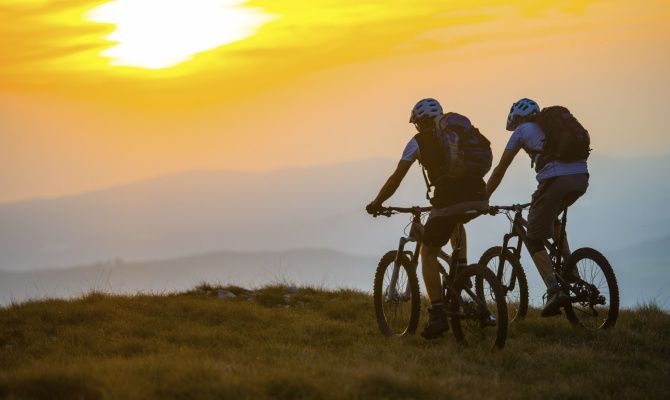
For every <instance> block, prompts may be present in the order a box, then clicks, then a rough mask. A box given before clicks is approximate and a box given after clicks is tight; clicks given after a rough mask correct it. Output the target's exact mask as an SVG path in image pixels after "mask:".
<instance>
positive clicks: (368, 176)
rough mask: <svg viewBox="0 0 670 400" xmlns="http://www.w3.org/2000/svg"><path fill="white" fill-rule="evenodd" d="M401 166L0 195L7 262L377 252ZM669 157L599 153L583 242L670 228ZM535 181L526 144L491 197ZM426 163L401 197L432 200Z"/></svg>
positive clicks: (491, 231) (582, 215) (483, 221)
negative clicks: (391, 182)
mask: <svg viewBox="0 0 670 400" xmlns="http://www.w3.org/2000/svg"><path fill="white" fill-rule="evenodd" d="M394 166H395V161H391V160H370V161H360V162H350V163H343V164H338V165H327V166H319V167H313V168H291V169H286V170H281V171H275V172H262V173H245V172H230V171H197V172H190V173H183V174H176V175H169V176H164V177H160V178H156V179H152V180H148V181H143V182H137V183H133V184H129V185H125V186H121V187H115V188H110V189H107V190H101V191H96V192H90V193H84V194H81V195H77V196H69V197H63V198H55V199H38V200H30V201H24V202H18V203H11V204H3V205H0V270H14V271H17V270H27V269H37V268H45V267H66V266H71V265H77V264H86V263H94V262H98V261H101V260H112V259H115V258H117V257H121V258H124V259H149V258H167V257H176V256H182V255H184V254H196V253H205V252H212V251H221V250H231V251H267V250H283V249H291V248H309V247H317V248H332V249H335V250H341V251H346V252H350V253H358V254H370V255H378V254H380V253H381V252H382V251H383V250H384V249H386V248H388V247H392V246H394V245H395V244H396V243H397V237H398V236H399V234H400V233H401V232H402V228H403V227H404V226H405V225H406V223H407V218H406V217H404V216H396V217H394V218H392V219H390V220H387V219H383V218H377V219H375V220H373V219H372V218H370V217H369V216H367V215H365V214H364V213H363V206H364V205H365V204H366V203H367V202H368V201H369V200H370V199H371V198H372V197H373V196H374V194H376V192H377V190H378V189H379V187H380V185H381V184H382V182H383V181H384V180H385V179H386V177H387V176H388V174H389V173H390V172H391V171H392V169H393V168H394ZM669 167H670V157H658V158H638V159H611V158H598V157H594V158H593V160H592V162H591V173H592V180H591V188H590V190H589V193H588V195H587V196H586V197H585V198H584V199H583V200H582V201H581V202H580V204H579V207H575V209H574V211H573V212H572V213H571V219H570V233H571V236H572V238H573V239H574V241H575V242H578V243H584V244H591V245H594V246H597V247H599V248H602V249H605V250H615V249H617V248H621V247H625V246H627V245H629V244H631V243H637V242H640V241H644V240H652V239H655V238H658V237H664V236H667V235H668V234H669V233H670V214H668V213H667V212H666V211H665V210H666V207H667V204H669V203H670V180H668V179H667V171H668V168H669ZM534 186H535V182H534V179H533V174H532V171H530V169H529V163H528V160H527V157H525V155H523V157H522V156H521V155H520V157H518V159H517V161H515V164H514V165H513V167H512V170H511V172H510V176H509V177H507V178H506V179H505V181H504V182H503V184H502V186H501V188H500V191H499V193H496V194H495V196H494V198H493V200H492V201H493V202H495V203H506V202H523V201H527V200H528V199H529V196H530V193H531V191H532V190H533V188H534ZM425 202H426V201H425V199H424V187H423V181H422V178H421V176H420V173H419V170H418V168H417V167H414V168H413V169H412V171H410V173H409V176H408V177H407V178H406V182H405V183H404V185H403V187H402V188H401V191H400V193H399V194H398V195H397V196H396V197H395V198H394V199H392V201H391V203H393V204H399V205H409V204H425ZM507 226H508V225H507V223H506V221H505V219H504V218H503V217H498V218H491V217H485V218H480V219H479V220H477V221H475V222H473V223H472V224H471V227H472V230H471V232H472V237H473V241H472V245H473V253H475V252H478V251H480V250H483V249H484V248H486V247H488V246H489V245H490V244H492V243H494V242H497V241H499V240H500V237H501V235H502V233H503V232H504V231H505V229H507Z"/></svg>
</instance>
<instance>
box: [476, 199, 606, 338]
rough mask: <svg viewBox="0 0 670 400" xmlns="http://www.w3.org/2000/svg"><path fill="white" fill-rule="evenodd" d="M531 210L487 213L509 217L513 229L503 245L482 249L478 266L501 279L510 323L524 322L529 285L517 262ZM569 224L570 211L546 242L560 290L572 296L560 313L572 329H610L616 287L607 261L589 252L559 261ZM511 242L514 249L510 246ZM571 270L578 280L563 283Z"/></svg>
mask: <svg viewBox="0 0 670 400" xmlns="http://www.w3.org/2000/svg"><path fill="white" fill-rule="evenodd" d="M529 206H530V203H527V204H514V205H512V206H493V207H491V213H503V214H505V216H507V219H509V221H510V225H511V229H510V232H509V233H507V234H505V235H504V236H503V243H502V246H496V247H492V248H490V249H488V250H486V251H485V252H484V254H482V256H481V258H480V260H479V263H480V265H482V266H486V267H487V268H489V269H490V270H491V271H493V272H494V273H495V274H496V277H497V278H498V279H499V280H500V282H501V284H502V286H503V290H504V291H505V297H506V299H507V303H508V305H509V307H508V310H509V312H510V315H509V319H510V320H512V321H515V320H519V319H522V318H523V317H524V316H525V315H526V313H527V311H528V282H527V280H526V274H525V272H524V269H523V268H522V266H521V263H520V261H519V260H520V258H521V247H522V245H525V246H526V249H527V248H528V237H527V234H526V229H527V226H528V222H527V221H526V220H525V219H524V218H523V211H524V210H525V209H526V208H528V207H529ZM567 221H568V207H565V208H564V209H563V211H562V217H561V220H560V233H559V236H558V238H557V239H556V240H544V247H545V248H546V249H547V251H548V253H549V257H550V259H551V263H552V266H553V270H554V272H555V274H556V277H557V279H558V282H559V285H560V287H561V289H562V290H563V291H564V292H565V293H566V294H568V295H569V297H570V304H569V305H568V306H566V307H564V308H563V309H564V311H565V316H566V317H567V318H568V320H569V321H570V322H571V323H572V324H574V325H576V326H579V327H583V328H586V329H591V330H597V329H605V328H611V327H613V326H614V325H615V324H616V321H617V318H618V316H619V287H618V285H617V280H616V276H615V275H614V270H613V269H612V266H611V265H610V263H609V262H608V261H607V259H606V258H605V256H603V255H602V254H601V253H600V252H599V251H597V250H595V249H592V248H588V247H584V248H580V249H577V250H575V251H574V252H572V253H571V254H570V256H569V257H568V258H567V260H564V259H563V252H562V251H561V250H560V249H562V248H563V243H564V241H565V240H566V226H567ZM514 239H516V244H514V245H511V244H510V242H511V241H512V240H514ZM571 271H573V272H576V273H577V274H578V276H574V277H573V278H572V279H567V278H566V276H567V275H566V274H567V273H569V272H571Z"/></svg>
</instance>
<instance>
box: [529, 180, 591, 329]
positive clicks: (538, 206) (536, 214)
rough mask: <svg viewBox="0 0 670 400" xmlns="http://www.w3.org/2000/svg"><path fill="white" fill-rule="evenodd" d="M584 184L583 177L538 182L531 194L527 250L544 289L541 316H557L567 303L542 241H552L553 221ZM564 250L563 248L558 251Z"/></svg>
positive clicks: (583, 187)
mask: <svg viewBox="0 0 670 400" xmlns="http://www.w3.org/2000/svg"><path fill="white" fill-rule="evenodd" d="M584 179H586V180H584ZM586 182H588V175H586V174H583V176H582V175H577V176H575V175H566V176H559V177H554V178H550V179H548V180H545V181H543V182H541V183H540V184H539V185H538V189H537V191H536V192H535V193H534V194H533V200H532V204H531V209H530V211H529V214H528V248H529V251H530V253H531V255H532V257H533V262H534V263H535V265H536V267H537V269H538V271H539V272H540V275H542V278H543V279H544V281H545V284H546V285H547V303H546V306H545V308H544V310H543V312H542V316H552V315H558V314H560V307H561V306H562V305H564V303H565V302H566V301H569V299H568V296H567V295H565V294H564V293H562V291H561V290H560V288H559V286H558V278H557V277H556V275H555V274H554V271H553V265H552V263H551V260H550V259H549V254H548V253H547V251H546V250H545V249H544V246H543V245H542V241H543V240H544V239H548V238H553V237H554V235H555V223H554V221H556V219H557V218H558V215H559V214H560V213H561V211H562V210H563V209H564V208H565V205H566V201H568V200H569V199H568V197H569V196H571V195H573V194H574V193H575V192H579V191H581V193H583V192H585V191H586V187H585V186H584V185H585V183H586ZM574 200H576V197H574ZM574 200H573V202H574ZM565 249H566V247H564V248H563V249H562V250H563V251H564V250H565Z"/></svg>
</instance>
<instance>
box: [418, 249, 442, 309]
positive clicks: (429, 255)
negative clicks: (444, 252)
mask: <svg viewBox="0 0 670 400" xmlns="http://www.w3.org/2000/svg"><path fill="white" fill-rule="evenodd" d="M439 253H440V247H434V246H431V245H428V244H425V243H423V244H422V245H421V272H422V274H423V281H424V283H425V284H426V291H427V292H428V298H429V299H430V302H431V303H438V302H441V301H442V283H441V282H440V265H439V264H438V262H437V255H438V254H439Z"/></svg>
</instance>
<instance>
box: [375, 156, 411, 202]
mask: <svg viewBox="0 0 670 400" xmlns="http://www.w3.org/2000/svg"><path fill="white" fill-rule="evenodd" d="M412 163H413V161H407V160H400V161H399V162H398V166H397V167H396V169H395V171H393V173H392V174H391V176H390V177H389V178H388V179H387V180H386V183H385V184H384V186H382V188H381V190H380V191H379V194H378V195H377V197H376V198H375V199H374V200H373V201H372V203H371V204H372V205H373V206H375V207H381V205H382V203H384V202H385V201H386V200H388V199H389V198H390V197H391V196H393V193H395V191H396V190H398V187H399V186H400V182H402V180H403V178H405V175H407V171H409V167H411V166H412Z"/></svg>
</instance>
